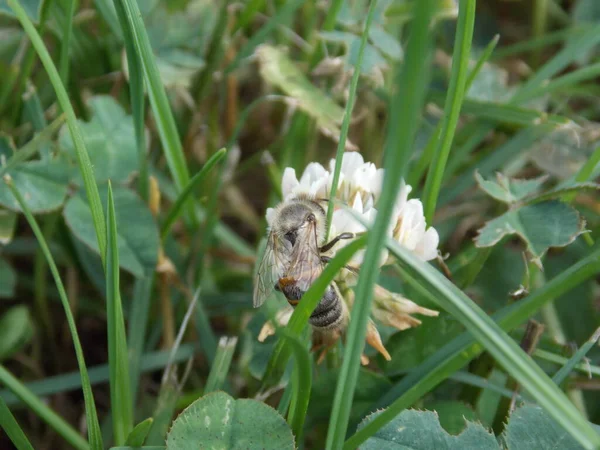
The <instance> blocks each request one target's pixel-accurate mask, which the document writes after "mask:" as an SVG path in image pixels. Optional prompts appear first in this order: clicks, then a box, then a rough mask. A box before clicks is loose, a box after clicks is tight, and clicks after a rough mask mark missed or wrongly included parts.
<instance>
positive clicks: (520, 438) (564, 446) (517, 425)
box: [502, 404, 584, 450]
mask: <svg viewBox="0 0 600 450" xmlns="http://www.w3.org/2000/svg"><path fill="white" fill-rule="evenodd" d="M502 437H503V439H504V441H505V442H506V445H507V446H508V449H509V450H531V449H533V448H540V449H542V448H548V449H550V448H560V449H561V450H580V449H583V448H584V447H582V446H581V445H580V444H579V443H578V442H577V441H576V440H575V438H573V436H571V435H570V434H569V433H568V432H567V431H565V429H564V428H563V427H561V426H558V424H557V423H556V422H555V421H554V420H553V419H552V418H551V417H550V416H549V415H548V414H546V412H545V411H544V410H543V409H542V408H540V407H539V406H535V405H527V404H526V405H525V406H522V407H520V408H518V409H516V410H515V411H514V412H513V413H512V414H511V415H510V418H509V420H508V425H507V426H506V429H505V431H504V433H503V435H502Z"/></svg>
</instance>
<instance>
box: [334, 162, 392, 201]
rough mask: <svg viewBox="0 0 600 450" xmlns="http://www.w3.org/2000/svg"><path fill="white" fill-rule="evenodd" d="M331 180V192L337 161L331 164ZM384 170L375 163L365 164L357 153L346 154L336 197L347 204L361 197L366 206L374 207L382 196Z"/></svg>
mask: <svg viewBox="0 0 600 450" xmlns="http://www.w3.org/2000/svg"><path fill="white" fill-rule="evenodd" d="M329 171H330V172H331V175H330V179H329V181H328V183H327V188H328V191H329V192H331V186H332V185H333V173H334V171H335V159H332V160H331V161H330V162H329ZM382 182H383V169H377V167H375V164H373V163H365V162H364V159H363V157H362V155H361V154H360V153H357V152H347V153H344V155H343V157H342V166H341V170H340V178H339V182H338V189H337V192H336V197H337V198H339V199H340V200H344V201H345V202H346V203H352V202H353V201H354V198H355V196H357V195H359V196H360V197H361V198H362V201H363V203H364V204H365V205H366V206H373V205H374V204H375V203H376V202H377V200H379V195H380V194H381V184H382Z"/></svg>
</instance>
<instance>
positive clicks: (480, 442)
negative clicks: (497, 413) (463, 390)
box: [361, 410, 500, 450]
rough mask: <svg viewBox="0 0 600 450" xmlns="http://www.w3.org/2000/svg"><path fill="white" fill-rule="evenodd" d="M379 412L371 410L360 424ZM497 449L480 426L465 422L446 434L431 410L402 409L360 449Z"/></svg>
mask: <svg viewBox="0 0 600 450" xmlns="http://www.w3.org/2000/svg"><path fill="white" fill-rule="evenodd" d="M378 414H379V413H373V414H371V415H370V416H369V417H367V418H366V419H365V420H364V421H363V422H362V424H361V426H364V424H366V423H369V421H371V420H372V419H373V418H374V417H377V415H378ZM406 448H410V449H414V450H429V449H432V448H446V449H448V450H459V449H460V450H500V446H499V445H498V443H497V442H496V438H495V437H494V435H493V434H492V433H491V432H489V431H487V430H486V429H484V428H483V427H482V426H481V425H479V424H476V423H474V422H469V421H466V428H465V429H464V431H462V432H461V433H460V434H459V435H458V436H453V435H450V434H448V432H447V431H445V430H444V429H443V428H442V426H441V425H440V422H439V420H438V417H437V414H436V413H435V412H431V411H414V410H408V411H404V412H402V413H401V414H399V415H398V416H396V418H395V419H394V420H392V421H391V422H390V423H388V424H387V425H386V426H385V427H383V428H382V429H380V430H379V431H378V432H377V433H376V434H375V435H374V436H372V437H370V438H369V439H368V440H367V441H366V442H365V443H364V444H363V445H361V449H365V450H401V449H406Z"/></svg>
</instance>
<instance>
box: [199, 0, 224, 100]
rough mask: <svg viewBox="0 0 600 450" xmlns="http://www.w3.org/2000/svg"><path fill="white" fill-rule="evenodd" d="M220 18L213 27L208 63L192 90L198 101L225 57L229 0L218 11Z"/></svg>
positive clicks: (207, 56) (204, 93) (207, 55)
mask: <svg viewBox="0 0 600 450" xmlns="http://www.w3.org/2000/svg"><path fill="white" fill-rule="evenodd" d="M218 17H219V19H218V20H217V24H216V25H215V27H214V29H213V34H212V36H211V38H210V44H209V45H208V53H207V54H206V58H204V59H205V61H206V65H205V66H204V67H203V68H202V71H201V72H200V75H199V76H198V81H197V82H196V83H195V87H193V88H192V92H196V93H197V94H196V101H197V102H198V103H200V102H201V101H202V99H204V96H205V95H206V92H207V89H208V87H209V86H210V82H211V81H212V77H213V74H214V72H215V71H216V70H217V69H218V67H219V64H220V63H221V60H222V59H223V54H224V52H223V45H224V44H225V41H224V36H225V31H226V30H227V22H228V19H229V2H227V1H224V2H222V4H221V8H220V9H219V13H218Z"/></svg>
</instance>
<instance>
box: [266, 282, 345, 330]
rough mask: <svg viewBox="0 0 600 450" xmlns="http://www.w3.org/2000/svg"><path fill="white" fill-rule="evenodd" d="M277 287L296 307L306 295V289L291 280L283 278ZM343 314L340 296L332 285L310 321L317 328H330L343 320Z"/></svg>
mask: <svg viewBox="0 0 600 450" xmlns="http://www.w3.org/2000/svg"><path fill="white" fill-rule="evenodd" d="M276 289H277V290H280V291H281V292H282V293H283V295H285V298H286V299H287V301H288V303H289V304H290V305H292V306H293V307H294V308H295V307H296V306H297V305H298V303H299V302H300V299H301V298H302V296H303V295H304V291H303V290H302V289H300V288H299V287H298V286H297V285H296V284H294V283H289V282H283V283H282V282H281V280H280V282H279V283H278V284H277V286H276ZM342 314H343V309H342V305H341V304H340V298H339V297H338V294H337V291H336V290H335V289H334V288H333V286H331V285H330V286H329V287H328V288H327V290H326V291H325V294H323V297H322V298H321V301H320V302H319V304H318V305H317V307H316V308H315V310H314V311H313V313H312V314H311V316H310V318H309V319H308V321H309V322H310V324H311V325H312V326H314V327H317V328H330V327H333V326H336V325H338V324H339V323H340V322H341V320H342Z"/></svg>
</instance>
